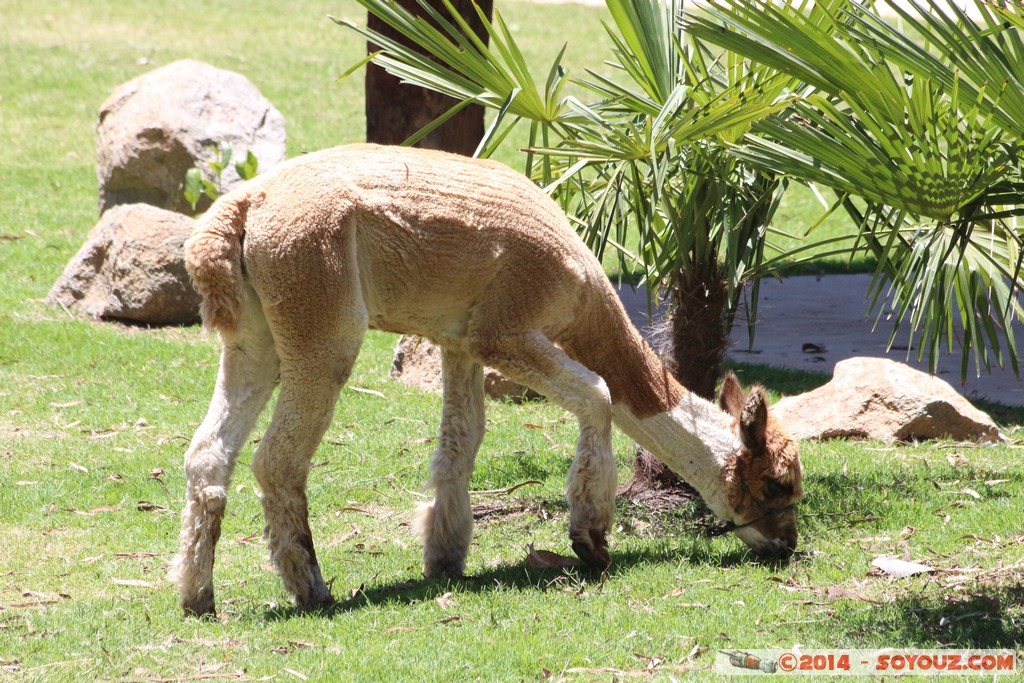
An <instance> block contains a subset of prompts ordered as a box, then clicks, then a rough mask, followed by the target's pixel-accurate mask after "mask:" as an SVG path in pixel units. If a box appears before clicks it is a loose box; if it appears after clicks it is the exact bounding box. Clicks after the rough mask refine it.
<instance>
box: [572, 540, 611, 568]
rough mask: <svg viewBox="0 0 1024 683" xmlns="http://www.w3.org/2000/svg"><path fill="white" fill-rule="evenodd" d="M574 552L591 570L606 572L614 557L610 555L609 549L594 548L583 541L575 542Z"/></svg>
mask: <svg viewBox="0 0 1024 683" xmlns="http://www.w3.org/2000/svg"><path fill="white" fill-rule="evenodd" d="M572 551H573V552H574V553H576V557H578V558H580V560H581V561H582V562H583V564H585V565H587V566H588V567H590V568H591V569H596V570H598V571H602V572H603V571H605V570H606V569H608V567H610V566H611V565H612V557H611V555H609V554H608V548H605V547H594V546H591V545H590V544H589V543H584V542H583V541H573V544H572Z"/></svg>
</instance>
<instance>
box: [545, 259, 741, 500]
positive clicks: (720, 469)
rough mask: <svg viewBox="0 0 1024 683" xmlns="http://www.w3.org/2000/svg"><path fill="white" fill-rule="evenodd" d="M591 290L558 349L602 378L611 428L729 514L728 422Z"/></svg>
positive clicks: (608, 296)
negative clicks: (582, 311) (587, 302)
mask: <svg viewBox="0 0 1024 683" xmlns="http://www.w3.org/2000/svg"><path fill="white" fill-rule="evenodd" d="M602 277H603V276H602ZM605 282H606V283H607V281H605ZM593 291H594V293H595V294H596V295H597V298H596V299H595V300H593V301H591V302H590V303H591V306H590V307H589V308H588V309H587V312H586V315H581V316H580V318H579V322H578V324H577V326H576V328H575V329H574V330H573V331H572V333H571V334H569V335H567V337H566V338H564V339H562V340H560V341H561V342H562V344H563V347H564V348H565V350H566V351H568V352H569V355H571V356H573V357H574V358H576V359H577V360H579V361H581V362H582V363H583V364H584V365H586V366H587V367H588V368H590V369H591V370H593V371H594V372H596V373H597V374H599V375H600V376H601V377H602V378H603V379H604V381H605V383H606V384H607V385H608V389H609V391H610V393H611V397H612V418H613V420H614V421H615V424H616V425H618V427H619V428H620V429H622V431H624V432H625V433H626V434H628V435H629V436H630V438H632V439H633V440H634V441H636V442H637V443H638V444H640V445H641V446H643V447H644V448H646V449H647V450H648V451H650V452H651V453H652V454H653V455H654V456H655V457H656V458H658V459H659V460H661V461H662V462H663V463H665V464H666V465H668V466H669V467H670V468H672V470H674V471H675V472H676V473H678V474H679V475H680V476H681V477H683V479H685V480H686V482H687V483H689V484H690V485H691V486H693V487H694V488H696V489H697V491H698V492H699V493H700V495H701V497H702V498H704V500H705V502H706V503H707V504H708V506H709V507H710V508H711V509H712V511H714V512H715V514H717V515H718V516H720V517H721V516H723V513H724V512H725V511H727V510H728V509H729V506H728V504H727V503H728V495H727V493H726V488H725V478H724V468H725V466H726V464H727V462H728V460H729V456H730V455H731V454H732V453H734V452H735V451H736V450H737V448H738V447H739V437H738V436H737V435H736V433H735V432H734V431H733V429H732V418H731V417H730V416H729V415H727V414H726V413H725V412H724V411H722V410H720V409H719V408H718V406H716V405H715V404H713V403H711V402H710V401H706V400H704V399H702V398H700V397H699V396H697V395H695V394H694V393H693V392H690V391H687V390H686V389H685V388H683V387H682V386H681V385H680V384H679V382H678V381H676V379H675V377H673V376H672V373H671V372H669V370H668V369H667V368H666V367H665V365H664V364H663V363H662V362H661V359H659V358H658V355H657V354H656V353H654V351H653V350H652V349H651V348H650V346H648V345H647V343H646V342H645V341H644V340H643V338H642V337H641V336H640V333H639V332H638V331H637V330H636V328H635V327H633V324H632V323H631V322H630V321H629V316H627V315H626V311H625V309H624V308H623V307H622V303H621V302H620V300H619V297H618V295H617V294H616V293H615V291H614V290H613V289H612V288H611V287H610V286H605V287H601V288H595V289H594V290H593Z"/></svg>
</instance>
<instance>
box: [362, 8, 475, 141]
mask: <svg viewBox="0 0 1024 683" xmlns="http://www.w3.org/2000/svg"><path fill="white" fill-rule="evenodd" d="M397 4H398V5H399V6H401V7H402V8H404V9H406V10H409V11H410V12H412V13H413V14H415V15H418V16H422V15H423V10H422V8H421V7H420V5H419V3H417V2H416V0H397ZM453 4H454V6H455V9H456V10H457V11H458V13H459V16H461V17H462V18H464V19H465V20H466V21H467V22H468V23H469V25H470V26H471V27H472V28H473V31H474V32H475V33H476V34H477V36H479V37H480V39H481V40H483V41H484V42H486V41H487V32H486V31H485V30H484V27H483V24H482V23H481V21H480V18H479V16H478V15H477V13H476V9H475V8H474V5H476V6H479V7H480V8H481V9H482V10H483V11H484V12H485V13H486V14H487V16H488V18H489V17H490V16H491V8H492V4H493V2H492V0H476V1H475V2H474V0H454V3H453ZM431 6H432V7H434V8H435V9H437V10H438V11H439V12H440V13H441V14H442V15H443V16H449V13H448V11H447V10H446V9H445V7H444V5H443V4H441V3H440V2H436V1H435V2H432V3H431ZM367 25H368V28H370V29H372V30H374V31H377V32H379V33H382V34H384V35H386V36H388V37H389V38H393V39H394V40H397V41H398V42H400V43H402V44H403V45H407V46H409V47H412V45H411V44H410V43H409V41H408V40H406V39H405V38H404V37H402V36H401V35H400V34H399V33H398V32H396V31H394V30H393V29H391V28H390V27H389V26H388V25H387V24H385V23H384V22H383V21H381V20H380V19H378V18H377V17H375V16H374V15H373V14H372V13H370V14H369V15H368V17H367ZM368 47H369V50H370V51H371V52H374V51H376V50H377V46H376V45H373V44H370V45H369V46H368ZM365 87H366V141H367V142H376V143H378V144H383V145H399V144H401V143H402V142H404V141H405V140H407V139H408V138H409V137H410V136H411V135H412V134H413V133H415V132H416V131H418V130H420V129H421V128H423V127H424V126H425V125H427V124H428V123H430V122H431V121H433V120H434V119H436V118H437V117H438V116H440V115H441V114H443V113H445V112H446V111H448V110H449V109H451V108H452V107H453V106H454V105H456V104H457V103H458V101H457V100H454V99H452V98H450V97H447V96H445V95H441V94H439V93H436V92H433V91H432V90H427V89H426V88H421V87H419V86H415V85H409V84H403V83H401V81H399V79H398V78H397V77H395V76H392V75H391V74H389V73H387V72H386V71H385V70H384V69H383V67H380V66H378V65H376V64H373V63H372V62H371V63H370V64H369V65H367V68H366V83H365ZM483 136H484V109H483V107H482V106H480V105H475V104H474V105H469V106H468V107H466V108H464V109H463V110H462V111H460V112H459V113H458V114H456V115H455V116H453V117H452V118H451V119H449V120H448V121H446V122H445V123H444V125H442V126H440V127H438V128H437V129H436V130H434V131H432V132H431V133H430V134H429V135H427V136H426V137H425V138H423V139H422V140H420V142H419V143H417V146H418V147H429V148H431V149H441V150H445V151H447V152H455V153H457V154H464V155H466V156H472V155H473V152H475V151H476V148H477V145H479V144H480V140H481V139H482V138H483Z"/></svg>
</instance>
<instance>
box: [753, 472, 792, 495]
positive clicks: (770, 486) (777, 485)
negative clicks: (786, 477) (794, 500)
mask: <svg viewBox="0 0 1024 683" xmlns="http://www.w3.org/2000/svg"><path fill="white" fill-rule="evenodd" d="M761 483H762V484H763V485H764V495H765V498H788V497H789V496H792V495H793V486H792V484H783V483H782V482H779V481H776V480H774V479H768V478H767V477H765V478H764V479H762V480H761Z"/></svg>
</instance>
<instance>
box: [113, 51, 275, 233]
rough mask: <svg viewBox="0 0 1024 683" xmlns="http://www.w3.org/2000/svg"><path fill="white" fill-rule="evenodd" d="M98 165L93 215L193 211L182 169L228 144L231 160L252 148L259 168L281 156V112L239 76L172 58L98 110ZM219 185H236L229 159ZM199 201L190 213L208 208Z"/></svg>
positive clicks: (202, 164) (204, 162) (126, 86)
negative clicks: (122, 208)
mask: <svg viewBox="0 0 1024 683" xmlns="http://www.w3.org/2000/svg"><path fill="white" fill-rule="evenodd" d="M96 132H97V137H98V141H97V148H96V157H97V168H96V175H97V176H98V178H99V204H100V213H103V212H104V211H106V210H107V209H109V208H110V207H112V206H116V205H118V204H132V203H136V202H141V203H145V204H152V205H153V206H159V207H161V208H164V209H170V210H171V211H179V212H181V213H189V214H191V213H192V209H191V207H190V206H189V205H188V202H186V201H185V198H184V194H183V193H182V190H181V187H182V184H183V183H184V181H185V173H186V172H187V171H188V170H189V169H190V168H192V167H193V166H199V167H200V168H202V169H203V170H204V172H205V173H206V175H207V177H208V178H210V179H211V180H213V179H214V176H213V173H212V172H211V171H210V169H209V166H208V165H207V162H208V161H209V160H210V159H211V158H213V157H214V155H215V151H214V150H215V147H216V145H217V144H219V143H221V142H230V143H231V144H232V146H233V148H234V156H233V159H235V160H240V159H244V158H245V155H246V152H247V151H249V150H251V151H252V153H253V154H254V155H255V156H256V159H257V161H258V162H259V168H260V171H264V170H267V169H269V168H271V167H272V166H274V165H275V164H277V163H279V162H281V161H283V160H284V157H285V130H284V117H282V116H281V114H280V112H278V111H277V109H275V108H274V106H273V105H271V104H270V102H269V101H267V99H266V98H264V97H263V96H262V95H261V94H260V92H259V90H257V88H256V86H254V85H253V84H252V83H251V82H249V80H248V79H246V78H245V77H244V76H242V75H240V74H237V73H233V72H231V71H224V70H222V69H217V68H215V67H212V66H210V65H209V64H205V63H203V62H198V61H195V60H190V59H189V60H183V61H179V62H174V63H172V64H169V65H167V66H165V67H162V68H160V69H156V70H154V71H151V72H149V73H147V74H144V75H142V76H139V77H138V78H136V79H134V80H131V81H128V82H127V83H125V84H123V85H121V86H120V87H118V88H117V89H116V90H114V92H113V93H111V95H110V97H108V98H107V100H106V102H104V103H103V105H102V106H101V107H100V116H99V124H98V125H97V127H96ZM221 180H222V189H223V190H225V191H226V190H227V189H230V188H231V187H232V186H233V185H235V184H237V183H238V180H239V178H238V174H237V173H236V172H235V169H234V163H231V164H229V167H228V168H227V169H226V170H225V171H224V173H223V175H222V177H221ZM209 203H210V202H209V200H208V199H205V198H204V199H203V200H202V201H201V203H200V205H199V206H198V207H197V210H199V211H202V210H204V209H205V208H206V207H207V206H209Z"/></svg>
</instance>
